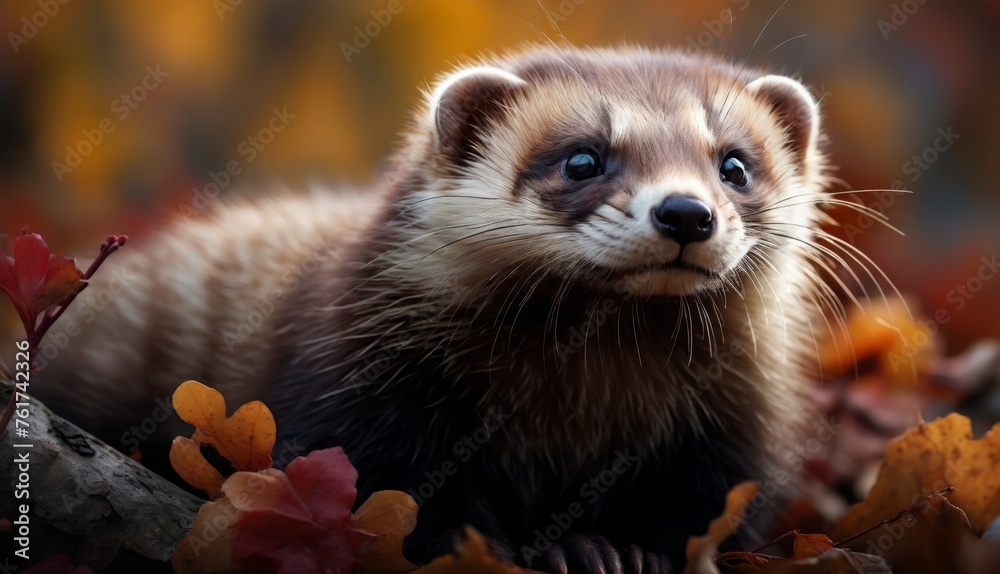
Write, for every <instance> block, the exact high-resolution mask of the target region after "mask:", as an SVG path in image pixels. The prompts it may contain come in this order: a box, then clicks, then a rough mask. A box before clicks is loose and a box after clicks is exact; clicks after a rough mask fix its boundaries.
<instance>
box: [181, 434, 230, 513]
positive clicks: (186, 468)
mask: <svg viewBox="0 0 1000 574" xmlns="http://www.w3.org/2000/svg"><path fill="white" fill-rule="evenodd" d="M170 465H171V466H173V467H174V470H176V471H177V474H179V475H180V477H181V478H183V479H184V481H185V482H187V483H188V484H190V485H191V486H193V487H195V488H200V489H201V490H204V491H205V492H207V493H208V496H209V497H211V498H212V499H216V498H219V497H220V496H222V481H223V478H222V474H221V473H220V472H219V471H218V470H216V469H215V467H214V466H212V465H211V464H209V463H208V461H207V460H205V457H204V455H202V454H201V448H200V447H199V446H198V443H196V442H194V441H193V440H191V439H189V438H185V437H182V436H179V437H177V438H175V439H174V442H173V443H171V445H170Z"/></svg>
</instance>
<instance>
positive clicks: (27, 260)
mask: <svg viewBox="0 0 1000 574" xmlns="http://www.w3.org/2000/svg"><path fill="white" fill-rule="evenodd" d="M86 286H87V283H86V281H84V280H83V273H82V272H81V271H80V270H79V269H77V267H76V265H75V264H74V263H73V260H72V259H69V258H67V257H63V256H61V255H52V254H51V252H50V251H49V246H48V245H46V244H45V241H43V240H42V237H41V236H40V235H38V234H37V233H28V232H26V231H22V232H21V233H20V234H19V235H18V236H17V237H16V238H15V239H14V257H9V256H7V255H5V254H3V253H0V291H3V292H4V293H5V294H6V295H7V297H9V298H10V300H11V302H12V303H13V304H14V308H15V309H17V314H18V315H19V316H20V317H21V322H22V323H23V324H24V330H25V333H27V334H28V335H31V334H33V333H34V331H35V324H36V320H37V318H38V315H39V314H41V313H42V312H44V311H46V310H47V309H49V308H50V307H53V306H58V305H62V304H64V303H66V302H67V301H69V300H70V299H71V298H72V297H73V296H75V295H76V294H77V293H79V292H80V291H82V290H83V288H84V287H86Z"/></svg>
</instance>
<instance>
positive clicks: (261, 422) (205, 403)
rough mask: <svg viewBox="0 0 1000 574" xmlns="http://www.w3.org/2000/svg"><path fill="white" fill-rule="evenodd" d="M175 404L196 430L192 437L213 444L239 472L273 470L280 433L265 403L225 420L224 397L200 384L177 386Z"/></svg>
mask: <svg viewBox="0 0 1000 574" xmlns="http://www.w3.org/2000/svg"><path fill="white" fill-rule="evenodd" d="M173 403H174V408H175V409H176V410H177V414H178V416H180V417H181V419H183V420H184V421H185V422H187V423H189V424H192V425H194V426H195V428H196V429H197V430H196V431H195V433H194V435H193V436H192V438H193V439H194V440H195V442H197V443H199V444H207V445H210V446H211V447H212V448H214V449H215V450H216V451H218V452H219V454H221V455H222V456H223V457H225V458H226V460H228V461H229V462H231V463H232V465H233V467H234V468H236V470H243V471H248V472H255V471H258V470H263V469H265V468H271V449H273V448H274V441H275V438H276V436H277V430H276V428H275V424H274V416H272V415H271V411H270V410H269V409H268V408H267V406H265V405H264V403H262V402H260V401H253V402H250V403H247V404H245V405H243V406H242V407H240V408H239V409H237V410H236V412H235V413H233V416H231V417H228V418H226V401H225V399H223V398H222V394H221V393H219V391H216V390H215V389H212V388H209V387H206V386H205V385H203V384H201V383H199V382H197V381H187V382H186V383H183V384H182V385H181V386H179V387H177V390H176V391H174V397H173Z"/></svg>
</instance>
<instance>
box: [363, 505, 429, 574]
mask: <svg viewBox="0 0 1000 574" xmlns="http://www.w3.org/2000/svg"><path fill="white" fill-rule="evenodd" d="M354 524H355V526H356V527H357V528H359V529H361V530H364V531H365V532H368V533H370V534H372V535H374V536H375V539H374V540H372V541H371V542H368V543H367V544H365V545H364V546H362V547H361V549H360V550H359V551H358V565H359V566H360V569H361V572H363V573H364V574H396V573H397V572H409V571H410V570H413V569H415V568H416V565H415V564H412V563H411V562H410V561H409V560H407V559H406V557H404V556H403V539H404V538H405V537H406V535H407V534H409V533H411V532H413V529H414V528H416V526H417V502H416V501H415V500H413V497H412V496H410V495H409V494H406V493H405V492H400V491H398V490H381V491H378V492H374V493H372V495H371V496H370V497H368V500H366V501H365V503H364V504H362V505H361V508H359V509H358V511H357V512H356V513H354Z"/></svg>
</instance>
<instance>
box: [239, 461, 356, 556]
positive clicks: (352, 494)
mask: <svg viewBox="0 0 1000 574" xmlns="http://www.w3.org/2000/svg"><path fill="white" fill-rule="evenodd" d="M357 479H358V472H357V470H355V469H354V466H353V465H351V462H350V461H349V460H348V459H347V456H346V455H345V454H344V451H343V450H342V449H340V448H339V447H338V448H331V449H326V450H318V451H313V452H311V453H309V455H308V456H305V457H299V458H296V459H295V460H294V461H292V462H291V464H289V465H288V468H287V470H286V472H285V474H282V473H281V472H279V471H277V470H265V471H262V472H260V473H257V474H254V473H248V472H237V473H236V474H234V475H233V476H231V477H230V478H229V479H228V480H227V481H226V483H225V484H224V485H223V487H222V490H223V492H225V494H226V495H227V497H228V498H229V499H230V500H231V501H232V503H233V505H234V506H235V507H236V508H238V509H240V510H247V512H246V514H244V515H243V516H242V517H241V518H240V519H239V520H238V521H237V522H236V525H235V527H234V528H233V545H232V550H233V560H234V561H236V562H238V563H239V564H240V566H241V567H243V568H245V569H247V570H246V571H248V572H268V573H277V574H286V573H287V574H292V573H296V574H299V573H301V574H312V573H314V572H315V573H317V574H322V573H325V572H331V571H336V570H337V568H340V569H341V570H340V571H342V572H349V571H350V570H351V569H352V568H353V567H354V564H355V554H356V553H357V551H358V549H359V548H360V547H361V546H362V544H364V543H365V542H368V541H370V540H372V539H373V538H374V536H372V535H371V534H368V533H366V532H362V531H359V530H357V529H356V528H355V526H354V521H353V520H352V518H351V507H352V506H353V505H354V499H355V498H356V497H357V488H356V487H355V483H356V482H357Z"/></svg>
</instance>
